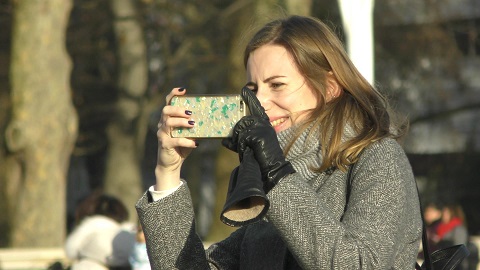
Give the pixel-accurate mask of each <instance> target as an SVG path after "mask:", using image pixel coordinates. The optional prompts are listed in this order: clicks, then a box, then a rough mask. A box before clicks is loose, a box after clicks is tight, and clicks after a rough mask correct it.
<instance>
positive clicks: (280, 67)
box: [247, 45, 318, 133]
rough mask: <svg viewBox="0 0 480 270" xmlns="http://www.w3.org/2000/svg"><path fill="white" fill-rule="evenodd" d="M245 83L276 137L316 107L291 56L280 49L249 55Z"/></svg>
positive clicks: (267, 47)
mask: <svg viewBox="0 0 480 270" xmlns="http://www.w3.org/2000/svg"><path fill="white" fill-rule="evenodd" d="M247 80H248V83H247V85H248V86H249V88H250V89H252V90H253V91H256V96H257V98H258V100H259V101H260V103H261V104H262V106H263V108H264V109H265V112H266V113H267V115H268V117H269V118H270V123H271V124H272V126H273V127H274V129H275V132H277V133H278V132H280V131H282V130H285V129H287V128H289V127H291V126H292V125H294V124H296V123H298V122H300V121H301V120H303V119H304V118H305V117H306V112H307V111H309V110H311V109H314V108H315V107H316V106H317V104H318V102H317V101H318V100H317V97H316V95H315V94H314V92H313V90H312V89H311V88H310V87H309V85H308V84H307V82H306V80H305V78H304V77H303V75H302V74H300V72H299V71H298V69H297V66H296V64H295V61H294V60H293V58H292V56H291V55H290V53H288V52H287V50H286V49H285V48H284V47H282V46H279V45H264V46H262V47H260V48H258V49H256V50H255V51H253V52H251V53H250V56H249V58H248V62H247Z"/></svg>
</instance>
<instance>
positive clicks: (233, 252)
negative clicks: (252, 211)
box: [136, 182, 243, 270]
mask: <svg viewBox="0 0 480 270" xmlns="http://www.w3.org/2000/svg"><path fill="white" fill-rule="evenodd" d="M136 209H137V213H138V217H139V220H140V223H141V225H142V227H143V231H144V234H145V240H146V244H147V252H148V257H149V260H150V264H151V266H152V269H154V270H159V269H233V268H234V267H235V266H236V265H238V254H239V251H238V248H239V243H240V242H241V240H240V238H241V237H243V233H242V232H241V231H240V230H237V231H236V232H234V233H233V234H232V235H231V236H230V237H228V238H226V239H225V240H224V241H222V242H220V243H217V244H214V245H212V246H211V247H210V248H209V250H208V251H207V252H206V251H205V248H204V245H203V242H202V241H201V239H200V237H199V236H198V235H197V233H196V232H195V216H194V212H193V205H192V200H191V197H190V191H189V189H188V186H187V184H186V183H185V182H184V183H183V185H182V186H181V187H180V188H179V189H178V190H176V191H175V192H174V193H172V194H170V195H168V196H167V197H165V198H163V199H160V200H158V201H153V200H152V198H151V196H150V193H149V192H148V191H147V192H146V193H145V194H144V195H143V196H142V197H141V198H140V200H139V201H138V202H137V204H136Z"/></svg>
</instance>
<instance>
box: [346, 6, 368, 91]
mask: <svg viewBox="0 0 480 270" xmlns="http://www.w3.org/2000/svg"><path fill="white" fill-rule="evenodd" d="M374 1H375V0H339V3H340V10H341V13H342V19H343V25H344V27H345V33H346V35H347V51H348V54H349V55H350V58H351V59H352V61H353V63H354V64H355V66H356V67H357V69H358V70H359V71H360V73H362V75H363V76H364V77H365V79H367V80H368V81H369V82H370V83H373V81H374V53H373V52H374V46H373V6H374V4H375V3H374Z"/></svg>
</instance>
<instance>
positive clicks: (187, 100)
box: [170, 95, 248, 139]
mask: <svg viewBox="0 0 480 270" xmlns="http://www.w3.org/2000/svg"><path fill="white" fill-rule="evenodd" d="M170 105H172V106H179V107H182V108H185V109H186V110H190V111H192V116H191V119H192V120H193V121H195V125H194V126H193V127H192V128H184V127H178V128H174V129H173V130H172V132H171V135H172V137H176V138H203V139H206V138H213V139H215V138H227V137H230V136H231V135H232V129H233V127H234V126H235V124H236V123H237V122H238V120H240V118H242V117H243V116H245V115H247V111H248V108H247V107H246V104H245V102H244V101H243V99H242V97H241V96H240V95H203V96H196V95H185V96H175V97H173V98H172V100H171V102H170Z"/></svg>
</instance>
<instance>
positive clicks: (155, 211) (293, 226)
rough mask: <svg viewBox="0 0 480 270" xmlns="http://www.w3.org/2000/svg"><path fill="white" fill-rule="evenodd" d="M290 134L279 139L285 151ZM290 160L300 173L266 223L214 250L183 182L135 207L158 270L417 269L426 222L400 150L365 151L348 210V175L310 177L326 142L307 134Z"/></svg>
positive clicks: (390, 146)
mask: <svg viewBox="0 0 480 270" xmlns="http://www.w3.org/2000/svg"><path fill="white" fill-rule="evenodd" d="M282 136H283V137H282ZM288 136H289V134H283V135H282V134H279V141H280V143H281V144H282V145H284V144H285V141H287V140H288ZM307 145H308V146H307ZM306 146H307V147H306ZM287 158H288V159H289V160H290V161H291V162H292V164H293V166H294V167H295V169H296V170H297V172H296V173H294V174H292V175H289V176H287V177H285V178H284V179H282V180H281V181H280V183H279V184H278V185H277V186H276V187H275V188H273V189H272V190H271V191H270V193H269V194H268V197H269V199H270V204H271V206H270V210H269V211H268V214H267V219H266V220H263V221H260V222H258V223H255V224H253V225H249V226H245V227H242V228H240V229H238V230H237V231H235V232H234V233H233V234H232V235H231V236H230V237H228V238H226V239H225V240H224V241H222V242H219V243H216V244H214V245H212V246H211V247H210V248H209V249H208V250H207V251H205V250H204V248H203V245H202V242H201V240H200V239H199V237H198V236H197V235H196V233H195V221H194V213H193V207H192V201H191V198H190V192H189V190H188V186H187V184H186V183H185V182H184V184H183V185H182V186H181V187H180V188H179V189H178V190H177V191H175V192H174V193H173V194H171V195H169V196H167V197H166V198H163V199H161V200H160V201H157V202H152V200H151V197H150V194H149V193H148V192H146V193H145V195H144V196H143V197H142V198H141V199H140V200H139V201H138V203H137V205H136V207H137V211H138V215H139V218H140V221H141V223H142V225H143V229H144V232H145V236H146V239H147V247H148V254H149V257H150V263H151V265H152V269H155V270H156V269H248V270H251V269H300V268H303V269H341V270H345V269H381V270H384V269H400V270H410V269H414V263H415V259H416V254H417V251H418V247H419V242H420V239H421V222H422V221H421V217H420V209H419V202H418V196H417V190H416V186H415V182H414V178H413V174H412V171H411V167H410V164H409V162H408V160H407V157H406V155H405V153H404V151H403V150H402V148H401V147H400V146H399V145H398V144H397V142H395V141H394V140H392V139H383V140H381V141H379V142H376V143H374V144H372V145H371V146H370V147H368V148H367V149H365V151H363V153H362V155H361V157H360V160H359V161H358V162H357V164H356V165H355V167H354V170H353V172H352V178H351V186H350V198H349V200H348V203H346V190H347V174H346V173H344V172H342V171H340V170H335V171H334V172H333V173H332V174H330V175H329V174H326V173H314V172H312V171H311V170H309V165H318V164H320V162H321V156H320V146H319V145H318V144H316V145H314V146H313V147H312V146H311V144H307V143H305V136H303V137H301V138H300V139H299V140H297V142H296V143H295V145H294V147H293V148H292V150H291V151H290V152H289V154H288V156H287ZM312 161H314V162H312Z"/></svg>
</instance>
